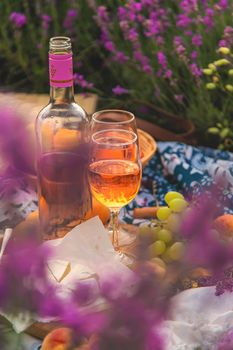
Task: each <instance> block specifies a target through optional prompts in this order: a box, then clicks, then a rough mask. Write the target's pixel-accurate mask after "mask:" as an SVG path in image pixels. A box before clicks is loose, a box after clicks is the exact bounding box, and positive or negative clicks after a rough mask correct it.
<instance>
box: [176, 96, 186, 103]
mask: <svg viewBox="0 0 233 350" xmlns="http://www.w3.org/2000/svg"><path fill="white" fill-rule="evenodd" d="M174 98H175V100H176V101H177V102H178V103H180V104H182V103H183V102H184V95H174Z"/></svg>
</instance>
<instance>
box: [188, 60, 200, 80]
mask: <svg viewBox="0 0 233 350" xmlns="http://www.w3.org/2000/svg"><path fill="white" fill-rule="evenodd" d="M190 71H191V73H192V74H193V76H194V77H195V78H199V77H200V76H201V75H202V71H201V69H200V68H199V67H198V65H197V64H196V63H192V64H191V65H190Z"/></svg>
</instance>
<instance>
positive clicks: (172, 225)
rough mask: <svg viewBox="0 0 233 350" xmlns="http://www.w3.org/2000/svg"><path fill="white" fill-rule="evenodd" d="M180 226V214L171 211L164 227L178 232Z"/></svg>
mask: <svg viewBox="0 0 233 350" xmlns="http://www.w3.org/2000/svg"><path fill="white" fill-rule="evenodd" d="M180 226H181V220H180V215H179V214H175V213H172V214H171V215H170V216H169V218H168V220H167V222H166V226H165V227H166V229H168V230H170V231H172V232H174V233H179V231H180Z"/></svg>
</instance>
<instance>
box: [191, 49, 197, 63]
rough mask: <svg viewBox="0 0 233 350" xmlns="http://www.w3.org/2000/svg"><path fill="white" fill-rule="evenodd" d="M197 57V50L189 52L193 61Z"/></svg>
mask: <svg viewBox="0 0 233 350" xmlns="http://www.w3.org/2000/svg"><path fill="white" fill-rule="evenodd" d="M197 57H198V52H197V51H192V53H191V58H192V60H194V61H195V60H196V59H197Z"/></svg>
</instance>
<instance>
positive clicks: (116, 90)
mask: <svg viewBox="0 0 233 350" xmlns="http://www.w3.org/2000/svg"><path fill="white" fill-rule="evenodd" d="M112 92H113V93H114V95H117V96H120V95H125V94H128V93H129V90H128V89H125V88H124V87H122V86H120V85H116V86H115V87H114V88H113V89H112Z"/></svg>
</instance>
